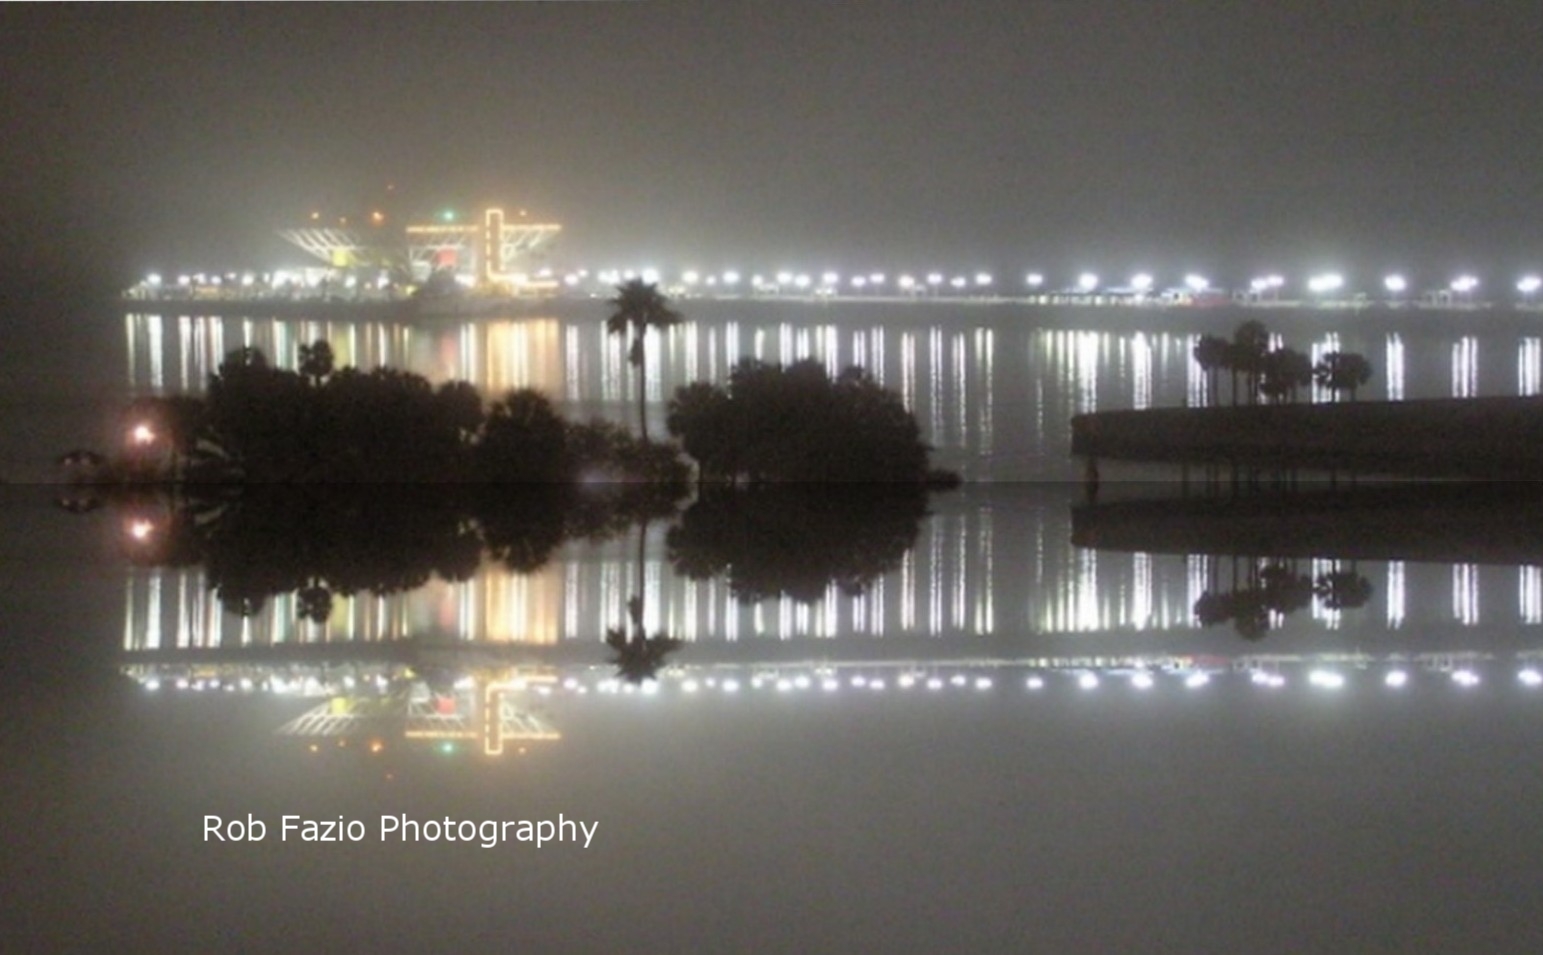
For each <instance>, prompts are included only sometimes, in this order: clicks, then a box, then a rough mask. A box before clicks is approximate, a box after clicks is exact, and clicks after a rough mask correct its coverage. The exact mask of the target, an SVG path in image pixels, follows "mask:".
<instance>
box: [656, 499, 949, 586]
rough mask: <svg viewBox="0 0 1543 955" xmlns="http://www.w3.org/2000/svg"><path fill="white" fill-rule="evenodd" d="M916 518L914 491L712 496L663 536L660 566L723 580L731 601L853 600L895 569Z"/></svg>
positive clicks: (920, 506) (922, 503) (921, 511)
mask: <svg viewBox="0 0 1543 955" xmlns="http://www.w3.org/2000/svg"><path fill="white" fill-rule="evenodd" d="M926 514H927V493H926V491H925V490H924V489H923V488H921V487H919V486H909V485H882V486H881V485H868V486H862V487H855V488H836V487H807V486H773V487H764V488H759V489H753V490H719V491H715V492H712V493H709V494H707V495H705V496H703V497H702V499H701V500H699V501H697V503H695V504H694V505H692V506H691V508H690V509H689V510H687V511H686V513H685V515H684V517H683V518H682V520H681V523H680V525H679V526H678V527H675V528H672V529H671V530H670V534H669V538H668V547H669V557H670V562H671V564H673V565H674V567H675V570H676V571H677V572H678V573H681V574H684V575H685V576H687V577H690V578H692V579H702V578H706V577H711V576H715V575H718V574H726V575H727V576H728V579H729V587H730V589H731V590H732V592H733V593H734V595H735V596H736V597H738V598H739V599H741V600H748V601H757V600H764V599H767V598H770V597H780V596H789V597H793V598H794V599H796V600H804V601H812V600H818V599H820V598H822V597H823V596H825V593H826V590H827V589H828V587H829V586H830V585H831V584H832V583H834V584H835V585H836V586H837V587H839V588H840V589H841V590H842V592H844V593H847V594H858V593H861V592H862V591H863V590H865V589H866V588H867V587H868V585H869V584H871V583H872V582H873V581H874V580H875V579H876V578H878V577H880V576H882V575H883V574H885V573H887V572H889V571H891V570H893V569H894V568H896V567H898V566H899V565H900V561H901V559H902V558H903V557H904V556H905V553H906V551H908V550H910V549H911V547H912V546H913V545H914V544H915V543H916V534H917V531H918V529H919V526H920V523H921V519H922V518H923V517H925V516H926Z"/></svg>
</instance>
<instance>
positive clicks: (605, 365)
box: [125, 303, 1543, 480]
mask: <svg viewBox="0 0 1543 955" xmlns="http://www.w3.org/2000/svg"><path fill="white" fill-rule="evenodd" d="M686 305H687V306H688V307H687V308H686V312H687V314H688V316H689V317H690V318H691V320H690V321H688V322H686V323H685V324H683V325H681V326H679V327H677V328H675V329H672V330H670V331H669V332H668V333H666V334H664V335H663V336H659V337H656V338H655V341H654V344H653V347H651V348H650V349H649V351H648V359H647V368H646V374H647V382H646V389H647V395H648V400H649V403H650V404H651V406H652V408H651V414H652V416H653V418H654V419H655V420H659V421H660V423H661V424H662V418H663V413H664V412H663V407H664V404H665V403H666V402H667V401H668V398H669V396H670V395H671V394H672V393H673V392H674V389H675V388H676V387H677V386H679V385H682V384H685V383H687V382H690V381H693V380H700V379H704V378H705V379H708V380H714V381H721V380H723V378H724V377H725V376H726V375H727V374H728V372H729V370H730V369H731V368H732V367H733V365H734V363H735V362H736V361H738V360H739V359H741V358H742V357H745V356H747V355H749V356H754V357H756V358H758V359H761V360H763V361H768V362H790V361H794V360H798V359H801V358H812V359H814V360H816V361H819V362H821V363H822V364H823V365H824V366H825V367H826V368H827V370H829V371H832V372H834V371H839V370H840V369H841V368H842V367H845V366H847V365H851V364H856V365H860V366H863V367H865V368H867V369H868V370H869V371H870V373H871V374H872V375H873V376H874V378H875V379H876V380H878V381H879V382H880V383H882V384H884V385H886V386H887V387H891V388H894V389H895V390H896V391H898V392H899V394H900V395H901V397H902V399H903V400H904V402H905V404H906V406H907V407H908V408H910V409H911V410H912V411H913V412H914V413H915V414H916V416H917V419H918V421H919V422H920V423H921V425H922V427H923V430H924V438H925V439H926V440H928V441H930V442H931V443H932V444H933V445H934V446H935V447H936V448H937V449H938V456H939V460H940V463H942V464H944V465H945V466H950V467H954V468H957V469H959V470H961V471H962V472H963V473H964V475H965V476H966V477H967V478H971V479H994V480H1030V479H1047V478H1048V479H1066V478H1070V477H1073V476H1074V473H1075V472H1074V470H1073V468H1072V466H1071V465H1070V464H1069V463H1068V462H1067V460H1066V451H1067V448H1068V446H1069V440H1070V432H1069V423H1068V422H1069V419H1070V418H1071V416H1072V415H1074V414H1079V413H1082V412H1088V411H1095V410H1100V409H1118V408H1146V407H1164V406H1167V407H1174V406H1182V405H1185V404H1191V405H1193V404H1202V403H1206V402H1216V401H1226V400H1228V393H1229V389H1228V385H1227V383H1226V381H1225V380H1222V381H1218V382H1217V385H1216V389H1217V392H1218V393H1217V394H1210V393H1209V388H1210V384H1209V383H1208V382H1207V380H1206V376H1205V375H1204V374H1203V373H1201V371H1200V369H1199V366H1198V365H1197V364H1196V363H1195V362H1194V360H1193V358H1192V357H1191V352H1192V350H1193V348H1194V344H1195V341H1196V340H1197V338H1198V335H1199V331H1198V329H1200V328H1202V327H1204V328H1206V329H1208V330H1209V331H1208V333H1211V334H1223V335H1226V334H1228V333H1229V332H1230V327H1229V326H1228V323H1229V322H1232V323H1234V324H1235V320H1241V319H1242V318H1245V317H1251V316H1250V315H1248V314H1245V313H1242V312H1237V313H1232V312H1229V313H1227V314H1226V315H1219V316H1214V317H1212V316H1204V315H1201V316H1199V317H1198V318H1197V317H1196V313H1193V312H1190V313H1184V312H1178V313H1174V312H1159V313H1151V314H1146V315H1143V316H1141V317H1139V322H1140V325H1139V326H1138V325H1136V324H1135V322H1136V321H1137V320H1135V319H1132V318H1131V317H1130V316H1129V315H1126V314H1124V313H1111V314H1113V315H1115V316H1116V317H1115V318H1109V319H1108V320H1107V321H1106V320H1105V318H1101V317H1100V316H1099V314H1098V313H1097V312H1096V311H1095V310H1080V311H1075V312H1071V313H1058V312H1055V311H1054V310H1039V311H1035V310H1027V311H1022V310H972V309H949V308H946V307H938V308H901V309H897V310H894V311H891V312H887V313H882V317H878V318H876V317H875V313H873V312H871V311H860V312H854V313H853V314H846V313H844V312H843V311H842V309H841V307H840V306H832V305H824V306H802V307H796V306H780V307H777V308H768V307H761V308H756V307H735V306H733V305H727V304H723V303H686ZM566 312H567V313H568V314H566V315H561V316H559V315H556V314H554V315H551V316H542V317H530V318H511V319H476V320H467V321H458V322H442V323H438V324H422V325H415V324H407V323H400V322H341V321H313V320H304V319H277V318H261V319H258V318H238V317H227V318H214V317H208V316H197V315H176V316H173V315H157V314H142V313H131V314H129V315H127V316H126V318H125V333H126V351H127V366H128V378H129V384H130V387H131V389H132V390H135V391H184V390H197V389H199V388H201V387H202V386H203V384H204V382H205V381H206V380H207V377H208V375H209V374H210V373H212V372H213V371H214V370H215V369H216V368H217V367H218V364H219V362H220V360H221V358H222V357H223V356H224V354H226V353H227V352H228V351H229V350H231V349H233V348H235V347H238V346H243V345H246V346H252V347H257V348H260V349H262V350H263V351H264V352H266V353H267V354H268V356H269V358H270V360H272V361H274V362H275V363H276V364H278V365H280V366H283V367H293V366H294V364H295V362H296V358H297V349H298V347H299V345H300V344H302V343H304V342H308V341H312V340H314V339H316V338H326V339H328V340H329V341H330V342H331V343H332V345H333V348H334V352H335V354H336V356H337V361H338V363H339V364H340V365H343V366H347V365H354V366H358V367H361V368H373V367H376V366H379V365H392V366H397V367H402V368H406V369H409V370H411V371H414V372H417V373H419V374H422V375H425V376H426V377H428V378H430V379H431V380H433V381H435V382H440V381H445V380H450V379H463V380H467V381H470V382H471V383H473V384H474V385H476V386H478V387H479V388H481V389H483V390H485V391H487V392H490V393H494V394H496V393H499V392H502V391H506V390H509V389H513V388H526V387H529V388H537V389H540V390H542V391H545V392H547V393H548V394H550V395H552V396H553V397H555V398H558V399H559V400H561V401H563V402H564V403H566V404H567V405H568V406H570V408H572V409H573V410H575V411H577V412H579V413H581V414H586V415H587V414H600V415H603V416H606V417H610V418H613V419H614V420H618V421H626V420H629V418H630V415H631V414H634V413H635V411H633V410H632V409H631V408H629V403H630V402H631V401H633V400H635V396H636V393H637V392H636V381H635V379H634V378H633V375H634V374H635V372H634V370H633V369H632V367H631V366H630V365H628V363H627V362H626V360H625V356H624V354H623V350H622V348H621V347H620V345H619V344H618V342H617V340H616V339H615V338H613V337H611V336H608V335H607V334H606V333H605V331H604V328H603V326H602V323H601V321H600V319H601V317H602V316H603V306H601V305H599V304H598V303H597V304H596V306H595V308H594V310H593V314H590V312H588V311H583V310H582V309H576V308H575V307H574V306H572V305H571V304H570V305H569V306H568V307H567V308H566ZM1264 318H1265V320H1266V322H1267V324H1269V325H1270V326H1271V331H1272V333H1273V334H1272V341H1274V342H1275V343H1276V344H1285V345H1288V346H1291V347H1295V348H1297V349H1299V350H1301V351H1304V352H1306V353H1308V354H1309V355H1310V357H1312V358H1313V359H1314V360H1316V359H1318V358H1320V357H1321V356H1322V355H1323V354H1325V353H1327V352H1329V351H1332V350H1335V349H1343V350H1348V351H1359V352H1361V353H1363V354H1365V355H1367V356H1368V357H1370V358H1371V359H1372V361H1373V363H1374V368H1375V371H1374V375H1373V378H1372V381H1371V383H1370V384H1369V385H1368V386H1367V387H1366V388H1364V389H1362V390H1361V392H1360V395H1359V396H1360V397H1362V398H1370V399H1378V398H1387V399H1392V400H1402V399H1404V398H1419V397H1449V396H1460V397H1461V396H1475V395H1503V394H1533V393H1536V391H1537V390H1538V387H1539V384H1538V382H1539V380H1540V376H1543V351H1540V346H1539V344H1538V342H1539V339H1538V338H1537V337H1535V336H1532V335H1528V334H1525V331H1526V329H1510V328H1507V327H1505V326H1504V325H1497V326H1496V327H1495V328H1493V329H1492V330H1491V331H1488V332H1485V333H1483V334H1479V333H1476V332H1474V331H1473V330H1472V329H1471V327H1466V326H1465V325H1463V324H1459V323H1457V322H1455V321H1454V322H1451V323H1442V322H1441V321H1440V320H1439V319H1432V318H1430V317H1429V316H1422V317H1420V323H1419V324H1408V325H1407V326H1406V324H1405V323H1404V321H1403V320H1402V319H1399V318H1398V317H1397V316H1388V315H1382V316H1371V315H1367V314H1360V315H1356V314H1350V315H1346V316H1329V317H1323V316H1311V317H1307V318H1304V317H1301V316H1295V317H1294V316H1290V315H1276V316H1264ZM1327 321H1334V322H1335V323H1336V327H1333V328H1324V327H1322V326H1323V324H1324V322H1327ZM1466 321H1470V320H1468V319H1465V322H1466ZM1202 323H1209V324H1202ZM1100 324H1104V325H1106V326H1107V327H1099V326H1100ZM1509 356H1514V359H1513V358H1512V357H1509ZM1310 391H1311V399H1312V400H1315V401H1322V400H1328V399H1329V398H1330V396H1329V395H1328V394H1327V393H1326V392H1325V391H1324V390H1323V389H1321V388H1318V387H1316V386H1315V387H1313V388H1312V389H1310Z"/></svg>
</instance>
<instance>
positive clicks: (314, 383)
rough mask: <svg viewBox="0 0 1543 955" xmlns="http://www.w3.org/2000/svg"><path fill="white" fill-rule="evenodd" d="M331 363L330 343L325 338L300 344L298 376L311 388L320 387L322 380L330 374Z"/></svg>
mask: <svg viewBox="0 0 1543 955" xmlns="http://www.w3.org/2000/svg"><path fill="white" fill-rule="evenodd" d="M332 364H333V355H332V345H331V344H329V343H328V342H327V340H326V339H324V338H318V339H317V340H316V341H314V342H312V343H311V344H309V345H301V346H300V377H302V378H304V379H305V380H306V382H307V383H309V384H310V386H311V387H312V388H319V387H321V383H322V380H323V379H325V378H326V377H327V376H328V375H330V374H332Z"/></svg>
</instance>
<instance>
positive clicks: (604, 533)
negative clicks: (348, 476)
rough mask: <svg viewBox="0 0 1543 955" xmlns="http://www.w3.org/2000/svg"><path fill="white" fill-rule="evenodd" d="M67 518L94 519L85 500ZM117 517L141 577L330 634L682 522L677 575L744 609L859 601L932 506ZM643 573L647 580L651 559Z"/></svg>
mask: <svg viewBox="0 0 1543 955" xmlns="http://www.w3.org/2000/svg"><path fill="white" fill-rule="evenodd" d="M72 509H76V510H80V509H83V508H82V507H81V506H80V505H79V503H78V499H77V503H74V504H73V505H72ZM114 509H115V511H116V512H118V513H120V514H121V516H122V517H123V518H124V526H125V530H126V531H128V533H126V536H125V538H124V541H125V547H126V549H127V552H128V554H129V557H130V559H132V560H133V561H135V562H136V563H140V564H143V565H146V566H160V567H193V566H202V567H203V568H204V570H205V574H206V578H207V583H208V586H209V587H210V589H211V590H213V591H214V592H215V594H216V596H217V598H218V599H219V601H220V603H221V605H222V606H223V607H224V608H225V609H226V610H227V611H228V612H231V613H235V614H240V615H251V614H254V613H257V612H258V611H260V610H261V609H262V608H263V607H264V605H265V604H266V603H267V602H268V601H269V600H271V599H273V598H275V597H278V596H282V595H287V594H295V595H297V596H298V598H299V604H300V611H299V615H300V616H301V617H304V618H307V619H312V620H315V621H317V622H320V621H323V620H325V619H326V618H327V613H328V612H329V610H330V607H331V600H332V597H333V596H334V595H341V596H348V595H353V594H357V593H362V592H368V593H374V594H387V593H395V592H400V591H406V590H411V589H414V588H416V587H420V586H422V585H423V584H425V583H427V582H428V581H429V580H430V579H432V578H436V577H437V578H440V579H444V580H452V581H456V580H466V579H468V578H470V577H471V576H472V575H473V574H474V573H476V572H477V570H478V569H479V568H480V567H481V566H482V564H483V562H484V560H492V561H495V562H496V563H497V564H499V565H501V566H503V567H506V568H508V569H509V570H511V571H514V572H516V573H532V572H535V571H537V570H539V569H541V568H542V567H543V566H545V565H546V564H547V563H548V561H549V560H550V559H551V557H552V555H553V553H554V552H555V551H556V549H557V548H558V547H560V546H561V545H562V544H564V543H565V542H568V541H572V540H581V539H583V540H593V541H599V540H611V539H616V538H619V537H621V536H622V535H624V534H626V533H628V532H629V531H631V530H634V529H646V525H647V524H648V523H649V522H652V521H655V520H676V519H677V518H678V523H676V524H675V526H672V527H671V528H670V530H669V532H668V537H667V545H668V555H669V560H670V563H671V566H672V567H673V568H674V570H675V572H676V573H678V574H680V575H682V576H684V577H687V578H690V579H693V580H703V579H707V578H710V577H718V576H721V577H724V578H726V579H727V581H728V584H729V587H730V590H731V592H732V593H733V594H734V596H735V597H736V599H739V600H741V601H747V602H751V601H759V600H764V599H768V598H776V597H782V596H788V597H792V598H794V599H796V600H802V601H814V600H819V599H821V598H823V597H824V596H825V594H826V592H827V589H828V588H829V587H830V586H831V585H832V584H834V585H835V586H836V587H837V588H839V589H840V590H841V592H843V593H846V594H858V593H862V592H863V591H864V590H866V588H867V587H868V586H870V585H871V584H872V583H873V581H874V580H876V579H877V578H878V577H880V576H882V575H883V574H885V573H888V572H889V571H891V570H894V569H895V568H896V567H898V566H899V565H900V562H901V560H902V558H903V557H904V556H905V554H906V552H907V551H908V550H910V549H911V547H912V546H914V544H915V541H916V536H917V534H918V532H919V530H920V523H921V520H922V519H923V518H924V517H925V516H926V514H927V495H926V492H925V490H924V489H922V488H919V487H906V488H898V487H892V488H888V489H874V488H811V487H796V486H781V487H767V488H761V489H729V488H718V489H715V490H713V491H712V492H711V493H708V494H706V495H704V496H703V497H702V498H701V499H700V500H698V501H696V502H695V503H693V504H692V505H691V506H690V507H689V508H688V509H687V510H686V511H685V512H684V513H680V512H678V511H677V510H676V509H675V507H674V506H673V505H669V504H665V503H661V501H660V500H659V499H658V498H657V497H653V496H649V495H628V494H625V493H621V492H619V491H616V490H614V489H611V488H594V487H589V486H580V487H575V488H565V487H543V488H532V489H527V490H522V491H519V492H515V493H509V492H507V491H501V490H499V489H496V488H487V487H478V486H460V487H451V486H444V485H426V486H422V487H372V488H360V487H354V488H348V489H343V488H336V487H326V486H304V487H296V488H278V487H260V488H247V489H243V490H242V491H241V492H239V493H225V494H192V495H189V494H175V495H173V494H165V493H148V494H143V495H139V496H120V497H119V498H118V499H117V500H116V502H115V508H114ZM135 528H137V532H136V531H133V529H135ZM642 537H643V533H642V531H641V530H640V532H639V543H640V548H641V543H642ZM638 559H639V562H640V563H639V566H640V567H641V561H642V560H643V554H642V552H641V550H640V552H639V556H638ZM634 629H635V628H634Z"/></svg>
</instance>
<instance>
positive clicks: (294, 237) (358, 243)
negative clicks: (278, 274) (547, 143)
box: [279, 208, 562, 293]
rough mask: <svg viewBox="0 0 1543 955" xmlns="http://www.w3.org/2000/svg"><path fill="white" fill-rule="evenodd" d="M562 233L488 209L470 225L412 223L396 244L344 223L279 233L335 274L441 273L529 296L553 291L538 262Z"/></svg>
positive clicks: (421, 278) (424, 276)
mask: <svg viewBox="0 0 1543 955" xmlns="http://www.w3.org/2000/svg"><path fill="white" fill-rule="evenodd" d="M344 222H346V220H344ZM377 225H378V221H377ZM561 231H562V226H560V225H558V224H556V223H551V222H528V221H525V219H524V214H523V213H521V214H520V215H519V216H518V217H516V218H515V219H514V220H513V221H511V219H510V218H509V217H506V216H505V214H504V210H503V209H500V208H488V209H484V210H483V211H482V213H481V215H480V216H478V217H477V219H475V220H473V221H465V222H463V221H455V219H454V217H453V216H447V217H446V220H445V221H439V222H424V223H414V224H410V225H408V226H407V227H406V229H405V230H404V232H403V233H402V236H401V239H400V240H399V241H397V242H387V241H383V240H382V239H381V238H378V236H382V235H384V233H383V232H382V231H381V230H379V229H376V230H371V231H368V232H367V231H364V230H359V229H351V228H348V227H347V226H346V224H343V223H340V224H339V225H338V226H335V227H333V226H328V227H317V226H312V227H306V228H299V229H283V230H280V232H279V235H280V236H282V237H283V238H284V239H286V240H287V241H289V242H291V243H293V244H294V245H296V246H298V247H300V248H301V249H304V250H305V251H306V252H308V253H310V254H311V255H312V256H314V257H315V258H317V259H320V260H321V261H322V262H325V263H326V264H327V265H328V266H330V267H331V268H334V269H345V270H346V269H360V268H365V269H368V268H378V269H388V268H392V267H400V268H403V269H405V271H406V272H407V273H408V275H409V276H410V277H411V279H412V281H414V282H426V281H428V279H429V277H430V276H431V275H433V274H434V273H436V272H440V271H444V272H448V273H449V274H451V275H453V276H454V277H455V279H456V281H457V282H458V283H459V284H461V285H464V286H470V287H479V288H489V289H502V290H505V291H508V292H511V293H529V292H535V291H550V290H551V289H554V288H556V285H557V283H556V280H555V279H551V278H548V277H545V276H542V275H539V274H538V273H539V272H541V271H542V270H541V269H540V267H539V264H538V257H539V256H540V254H541V253H542V252H544V251H545V250H546V248H547V246H549V245H550V244H551V242H552V240H553V239H554V238H555V237H556V236H557V234H558V233H559V232H561Z"/></svg>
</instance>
